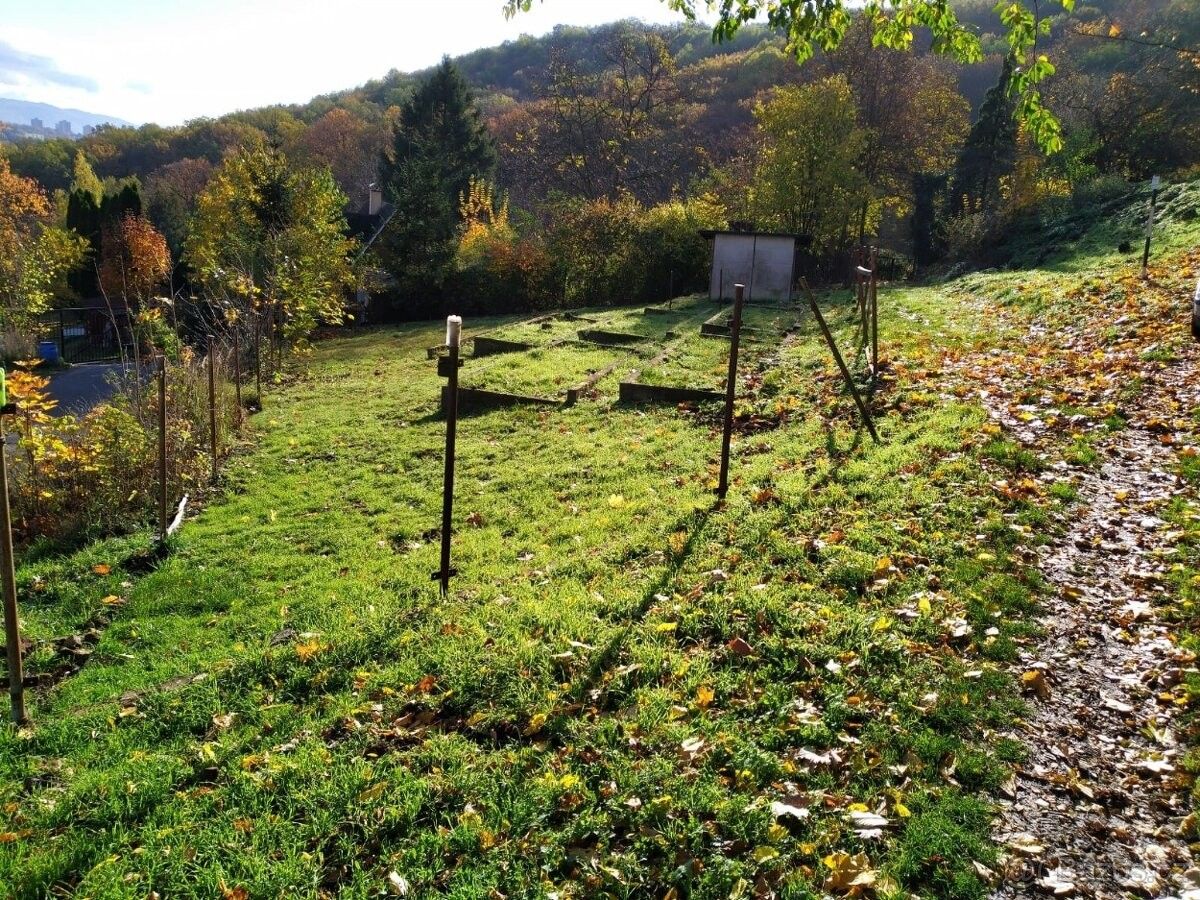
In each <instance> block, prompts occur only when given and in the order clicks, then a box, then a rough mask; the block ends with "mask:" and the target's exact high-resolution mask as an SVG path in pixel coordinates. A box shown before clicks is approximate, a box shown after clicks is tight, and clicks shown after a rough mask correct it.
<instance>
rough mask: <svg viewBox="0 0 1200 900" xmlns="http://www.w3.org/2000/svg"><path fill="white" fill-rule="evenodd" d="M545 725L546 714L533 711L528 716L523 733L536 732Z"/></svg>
mask: <svg viewBox="0 0 1200 900" xmlns="http://www.w3.org/2000/svg"><path fill="white" fill-rule="evenodd" d="M545 726H546V714H545V713H534V714H533V715H532V716H530V718H529V724H528V725H526V726H525V734H526V735H531V734H537V733H538V732H539V731H541V730H542V729H543V728H544V727H545Z"/></svg>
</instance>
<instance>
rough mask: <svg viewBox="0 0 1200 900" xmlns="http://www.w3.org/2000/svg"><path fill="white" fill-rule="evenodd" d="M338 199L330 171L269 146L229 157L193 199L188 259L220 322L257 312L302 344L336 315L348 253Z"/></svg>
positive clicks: (347, 274)
mask: <svg viewBox="0 0 1200 900" xmlns="http://www.w3.org/2000/svg"><path fill="white" fill-rule="evenodd" d="M345 203H346V197H345V195H344V194H342V192H341V191H339V190H338V188H337V185H336V184H335V183H334V181H333V176H332V175H330V173H329V170H328V169H316V168H310V167H300V168H293V167H292V166H291V165H290V164H289V162H288V160H287V158H286V157H285V156H284V155H283V153H282V152H281V151H279V150H278V149H276V148H273V147H270V146H258V147H252V148H245V149H242V150H239V151H236V152H234V153H233V154H231V155H230V156H229V157H228V158H227V159H226V160H225V162H224V163H222V165H221V167H220V168H219V169H217V171H216V173H215V174H214V175H213V177H212V179H211V180H210V181H209V183H208V185H207V186H206V187H205V188H204V190H203V191H202V192H201V193H200V196H199V198H198V200H197V207H196V214H195V216H194V217H193V218H192V227H191V230H190V233H189V234H188V238H187V242H186V249H185V259H186V260H187V262H188V264H189V265H190V266H191V269H192V271H193V273H194V274H195V277H196V280H197V281H198V282H199V284H200V286H201V287H202V288H203V289H204V291H205V292H206V294H207V296H208V299H209V301H210V303H212V304H213V305H214V306H215V307H220V309H221V312H222V314H223V315H225V317H226V318H227V319H228V318H234V319H240V320H241V321H249V319H250V316H251V315H253V314H262V315H265V317H266V321H267V322H268V324H269V325H270V326H272V327H275V328H277V329H279V330H281V333H282V334H283V335H284V336H285V337H286V338H287V340H289V341H290V342H292V343H296V342H299V341H302V340H303V339H304V338H305V337H306V336H307V335H308V333H309V332H310V331H311V330H312V329H313V327H315V326H316V325H317V324H318V322H322V321H324V322H339V321H341V319H342V317H343V311H344V310H343V307H344V298H345V292H346V290H347V289H348V288H349V286H350V285H351V284H352V283H353V271H352V266H351V259H350V257H351V253H352V251H353V248H354V242H353V241H351V240H350V239H348V238H347V237H346V219H345V215H344V214H343V208H344V206H345Z"/></svg>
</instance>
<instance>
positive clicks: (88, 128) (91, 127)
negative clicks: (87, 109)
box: [83, 125, 96, 134]
mask: <svg viewBox="0 0 1200 900" xmlns="http://www.w3.org/2000/svg"><path fill="white" fill-rule="evenodd" d="M95 130H96V126H95V125H84V126H83V133H84V134H92V133H93V132H94V131H95Z"/></svg>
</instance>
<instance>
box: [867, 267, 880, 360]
mask: <svg viewBox="0 0 1200 900" xmlns="http://www.w3.org/2000/svg"><path fill="white" fill-rule="evenodd" d="M869 290H870V293H871V377H872V378H878V377H879V249H878V248H877V247H872V248H871V285H870V288H869Z"/></svg>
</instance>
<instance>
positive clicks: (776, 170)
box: [749, 75, 870, 251]
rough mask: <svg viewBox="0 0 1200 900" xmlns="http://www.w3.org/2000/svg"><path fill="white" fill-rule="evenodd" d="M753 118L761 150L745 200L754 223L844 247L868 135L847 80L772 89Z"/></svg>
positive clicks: (863, 195) (862, 181)
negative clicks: (859, 120) (756, 126)
mask: <svg viewBox="0 0 1200 900" xmlns="http://www.w3.org/2000/svg"><path fill="white" fill-rule="evenodd" d="M754 117H755V119H756V121H757V123H758V129H759V133H760V136H761V149H760V155H759V163H758V166H757V169H756V171H755V174H754V181H753V184H752V185H750V186H749V194H750V198H749V200H750V202H749V206H750V210H751V212H752V214H753V215H754V217H755V220H756V224H757V226H758V227H759V228H775V229H779V230H782V231H790V232H796V233H799V234H802V235H807V236H809V237H811V238H812V241H813V244H812V246H813V247H814V249H820V250H826V251H832V250H836V249H838V248H840V247H842V246H844V245H845V244H846V242H847V240H848V238H849V233H850V228H851V222H852V220H853V219H854V217H855V216H856V215H857V213H858V212H859V209H860V208H861V205H862V203H863V202H864V201H866V200H867V199H869V197H870V193H869V186H868V184H867V180H866V177H865V176H864V175H863V173H862V171H861V168H860V166H861V163H862V159H863V151H864V149H865V147H866V146H867V139H868V134H867V131H866V129H864V128H863V127H862V126H861V125H860V124H859V123H858V112H857V109H856V107H855V103H854V93H853V92H852V91H851V89H850V85H849V84H847V82H846V79H845V78H843V77H842V76H840V75H834V76H830V77H829V78H824V79H822V80H821V81H816V82H813V83H811V84H805V85H799V86H794V87H784V88H779V89H777V90H776V91H775V92H774V94H773V95H772V96H771V98H770V99H769V100H768V101H767V102H765V103H760V104H758V106H756V107H755V110H754Z"/></svg>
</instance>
